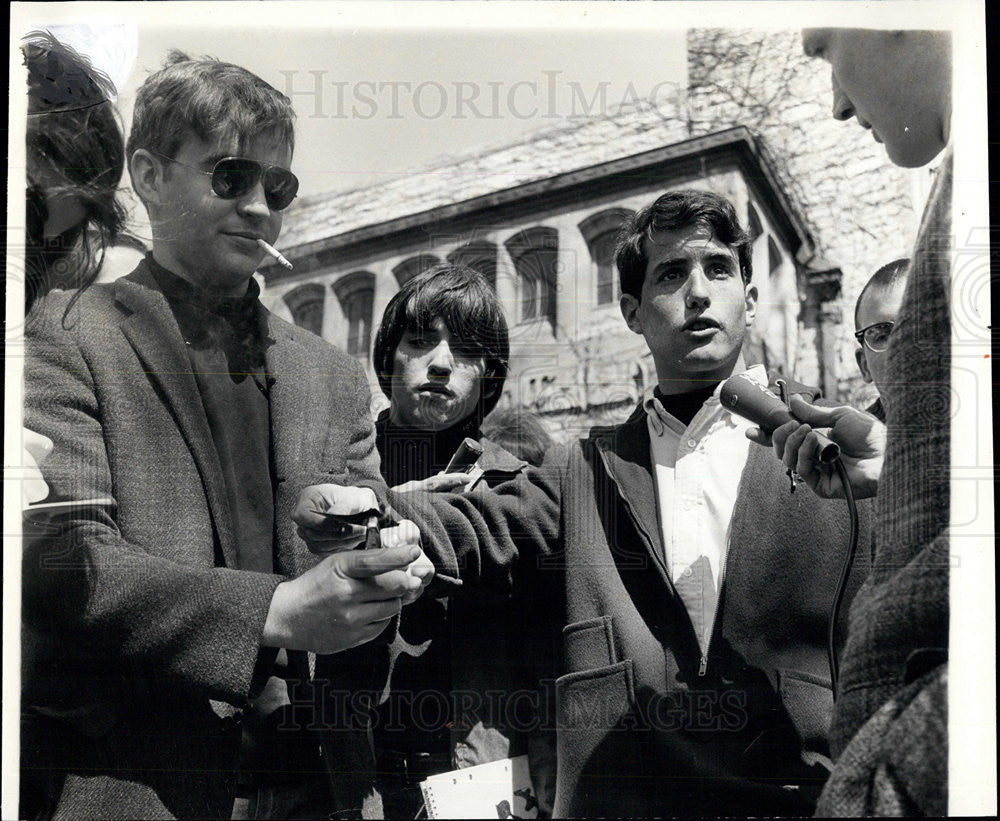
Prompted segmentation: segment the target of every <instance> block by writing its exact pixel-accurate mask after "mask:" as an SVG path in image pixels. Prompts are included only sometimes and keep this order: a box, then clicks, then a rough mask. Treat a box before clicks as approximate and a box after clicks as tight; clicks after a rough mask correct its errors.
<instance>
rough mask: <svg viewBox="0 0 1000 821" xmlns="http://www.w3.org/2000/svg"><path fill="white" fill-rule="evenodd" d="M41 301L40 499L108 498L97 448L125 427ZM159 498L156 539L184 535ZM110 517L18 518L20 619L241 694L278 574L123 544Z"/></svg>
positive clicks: (166, 677) (104, 464)
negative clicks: (113, 422)
mask: <svg viewBox="0 0 1000 821" xmlns="http://www.w3.org/2000/svg"><path fill="white" fill-rule="evenodd" d="M46 307H47V308H48V309H49V310H48V311H47V312H46V311H45V310H43V311H42V312H41V313H40V314H35V315H33V316H32V321H31V323H30V325H29V328H28V335H27V358H26V364H25V420H24V422H25V426H26V427H28V428H30V429H32V430H35V431H37V432H39V433H42V434H44V435H45V436H48V437H49V438H50V439H51V440H52V442H53V444H54V448H53V452H52V454H51V455H50V456H49V457H48V458H47V459H46V461H45V463H44V465H43V466H42V470H43V475H44V477H45V479H46V481H47V482H48V484H49V486H50V488H51V493H50V498H52V499H58V498H63V499H93V498H97V497H110V498H111V499H114V496H115V487H114V483H113V480H112V474H111V470H110V467H109V461H108V451H107V448H108V447H109V446H113V442H114V437H115V436H122V435H128V432H123V431H114V432H112V431H107V430H105V429H104V428H103V427H102V422H101V408H100V406H99V402H98V399H97V395H96V391H95V385H94V380H93V376H92V374H91V371H90V368H89V367H88V364H87V362H86V360H85V357H84V355H83V353H82V352H81V349H80V347H79V345H78V342H77V339H76V333H74V332H72V331H65V330H63V329H62V328H61V327H60V318H61V313H62V311H61V308H62V304H61V302H60V301H58V300H56V301H54V302H53V303H52V304H51V305H49V306H46ZM78 324H79V325H84V324H85V323H84V322H83V320H81V321H80V322H79V323H78ZM121 389H122V390H125V389H127V386H126V385H122V386H121ZM136 429H137V430H141V421H137V428H136ZM109 443H111V444H110V445H109ZM153 467H155V466H151V469H152V468H153ZM166 504H169V502H167V501H165V500H161V499H150V500H149V505H150V510H151V515H154V516H160V517H161V518H164V527H163V539H164V541H167V540H171V539H183V538H184V533H183V532H182V531H180V528H171V527H170V526H169V524H167V522H166V518H167V517H165V516H164V513H163V511H162V510H157V506H158V505H166ZM117 514H118V510H117V506H116V505H112V506H110V507H107V508H90V509H87V510H84V511H76V512H74V513H72V514H67V515H65V516H64V517H63V518H61V519H60V520H58V521H57V522H50V523H49V524H48V525H46V526H44V527H34V526H31V525H29V524H26V525H25V540H24V552H23V565H22V577H23V619H24V621H25V623H26V624H27V625H29V626H31V627H34V628H37V629H39V630H42V631H44V632H47V633H49V634H51V635H55V636H58V637H59V639H60V641H61V642H62V643H64V645H65V646H67V647H68V648H78V649H80V650H81V651H83V652H86V653H88V654H90V655H92V656H97V655H98V654H100V656H101V657H102V658H103V659H105V663H106V664H108V665H109V666H112V667H117V668H119V669H122V670H130V669H140V670H142V671H143V672H147V673H150V674H152V675H153V676H155V677H156V680H157V681H158V682H159V683H160V684H163V685H164V686H168V687H170V686H179V687H182V688H184V689H193V690H195V691H197V692H200V693H203V694H204V695H206V696H208V697H209V698H214V699H218V700H221V701H228V702H230V703H242V702H243V700H244V699H245V698H246V696H247V694H248V692H249V689H250V686H251V678H252V675H253V671H254V665H255V662H256V661H257V651H258V645H259V640H260V636H261V633H262V631H263V627H264V622H265V620H266V617H267V612H268V608H269V605H270V601H271V596H272V595H273V592H274V588H275V587H276V586H277V585H278V584H279V583H280V582H281V581H282V578H281V577H280V576H273V575H270V574H263V573H252V572H247V571H238V570H231V569H226V568H218V567H211V566H196V565H189V564H181V563H178V562H174V561H170V560H168V559H165V558H163V557H162V556H160V555H157V554H158V553H160V552H161V551H160V550H159V549H158V548H159V547H160V546H158V545H150V544H143V545H140V544H131V543H129V542H128V541H127V540H126V539H125V538H124V537H123V535H122V533H121V532H120V530H119V528H118V525H117V523H116V518H117ZM208 550H209V551H210V550H211V546H209V547H208Z"/></svg>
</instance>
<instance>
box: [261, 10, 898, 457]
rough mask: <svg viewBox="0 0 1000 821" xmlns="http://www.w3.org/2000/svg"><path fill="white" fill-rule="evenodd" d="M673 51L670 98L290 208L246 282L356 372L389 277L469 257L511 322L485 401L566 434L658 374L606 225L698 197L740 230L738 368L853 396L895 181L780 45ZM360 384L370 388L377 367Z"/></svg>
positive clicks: (701, 39)
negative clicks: (754, 365) (863, 298)
mask: <svg viewBox="0 0 1000 821" xmlns="http://www.w3.org/2000/svg"><path fill="white" fill-rule="evenodd" d="M687 39H688V78H687V80H688V82H687V86H686V89H685V92H684V93H681V94H678V95H676V96H675V97H673V98H672V99H670V100H662V99H660V100H657V101H656V102H655V104H654V103H653V102H651V101H640V100H637V101H635V102H634V104H632V105H628V106H623V107H622V108H621V109H620V110H618V111H616V112H612V113H610V114H606V115H602V116H594V117H586V118H577V119H569V120H566V121H564V122H560V123H559V124H557V125H556V126H554V127H550V128H547V129H545V130H543V131H539V132H537V133H536V134H533V135H532V136H531V137H530V138H529V139H526V140H523V141H521V142H519V143H517V144H514V145H510V146H507V147H505V148H502V149H499V150H493V151H489V152H486V153H481V154H475V155H470V156H467V157H460V158H455V159H453V160H450V161H449V162H448V163H446V164H442V165H440V166H437V167H434V168H429V169H424V170H423V171H421V172H418V173H416V174H413V175H410V176H407V177H403V178H399V179H394V180H390V181H388V182H386V183H383V184H380V185H378V186H374V187H370V188H367V189H363V190H357V191H349V192H342V193H334V194H328V195H322V196H315V197H310V198H304V199H303V200H301V201H297V202H296V203H295V204H294V205H293V206H292V208H290V209H289V211H288V212H287V216H286V220H285V231H284V233H283V235H282V239H281V247H282V251H283V253H284V254H285V255H286V256H287V257H288V258H289V259H291V260H292V262H293V263H294V264H295V270H294V271H292V272H286V271H284V270H283V269H281V268H278V267H277V266H268V267H266V268H264V269H262V271H261V274H262V275H263V277H264V279H265V281H266V289H265V300H266V301H267V302H268V304H269V306H270V307H271V308H272V310H275V311H276V312H278V313H279V314H284V315H285V316H287V317H288V318H290V319H291V320H292V321H294V322H296V323H297V324H299V325H302V326H304V327H306V328H309V329H310V330H312V331H314V332H316V333H318V334H319V335H321V336H322V337H324V338H325V339H327V340H329V341H330V342H332V343H334V344H336V345H339V346H342V347H344V348H346V349H347V350H348V351H349V352H351V353H352V354H354V355H356V356H358V357H359V358H360V359H362V360H363V361H365V362H369V361H370V347H371V342H372V340H373V338H374V327H373V326H377V323H378V320H379V318H380V317H381V315H382V311H383V309H384V308H385V305H386V303H387V302H388V301H389V299H390V298H391V297H392V295H393V294H394V293H395V291H396V290H397V289H398V287H399V285H400V284H401V283H402V282H404V281H405V280H406V279H407V278H409V277H410V276H413V275H414V274H416V273H418V272H420V271H421V270H424V269H425V268H427V267H429V266H430V265H432V264H434V263H435V262H437V261H440V260H446V259H447V260H451V261H461V262H464V263H466V264H470V265H472V266H473V267H475V268H477V269H478V270H480V271H481V272H482V273H483V274H484V275H485V276H486V277H487V278H488V279H490V280H491V281H492V282H493V283H494V284H495V286H496V288H497V292H498V294H499V296H500V299H501V301H502V303H503V305H504V306H505V310H506V312H507V317H508V322H509V324H510V327H511V375H510V377H509V379H508V383H507V387H506V389H505V392H504V397H503V400H502V405H508V404H513V405H517V406H522V407H527V408H530V409H532V410H535V411H537V412H539V413H540V414H541V415H542V416H543V417H544V418H545V419H546V421H547V423H548V424H549V426H550V428H551V429H552V430H553V432H554V433H556V434H557V435H558V436H559V437H560V438H568V437H571V436H575V435H577V434H579V433H582V432H583V431H585V430H586V428H587V427H589V425H591V424H593V423H594V422H604V421H617V420H619V419H621V418H622V417H623V416H624V415H625V414H627V413H628V412H629V411H630V409H631V408H632V407H633V406H634V403H635V401H636V399H637V398H638V396H639V394H640V392H641V391H642V390H643V388H645V387H646V386H648V385H650V384H652V383H653V382H654V381H655V372H654V370H653V365H652V361H651V357H650V356H649V354H648V352H647V351H646V349H645V346H644V344H643V340H642V338H641V337H639V336H636V335H634V334H632V333H631V332H630V331H629V330H628V329H627V327H626V326H625V323H624V321H623V320H622V318H621V314H620V312H619V309H618V306H617V301H618V287H619V286H618V283H617V276H616V275H615V272H614V270H613V266H612V264H611V261H610V254H611V249H612V245H613V243H612V237H613V236H614V233H615V231H616V230H617V228H618V226H619V225H620V224H621V221H622V219H623V218H624V216H625V215H626V214H627V213H629V212H631V211H634V210H635V209H637V208H639V207H641V206H642V205H645V204H647V203H649V202H650V201H652V200H653V199H654V198H655V197H656V196H658V195H659V194H661V193H663V192H664V191H666V190H670V189H676V188H682V187H694V188H702V189H706V190H711V191H715V192H716V193H719V194H722V195H724V196H726V197H728V198H729V199H730V200H731V201H732V202H733V203H734V204H735V205H736V207H737V210H738V213H739V215H740V219H741V220H742V221H743V223H744V224H745V225H748V226H749V227H750V229H751V231H752V233H753V234H754V235H755V237H756V239H755V245H754V272H755V273H754V282H755V284H756V285H757V287H758V289H759V291H760V314H759V316H758V320H757V323H756V326H755V329H754V332H753V333H752V335H751V339H750V340H749V342H748V348H749V350H748V358H749V359H750V360H752V361H763V362H765V364H767V365H768V367H769V369H771V370H777V371H781V372H783V373H790V374H792V375H794V376H796V377H797V378H798V379H801V380H803V381H806V382H811V383H814V384H820V385H822V387H823V388H824V391H825V393H826V395H827V396H830V397H833V398H839V399H842V400H852V401H856V402H858V403H861V402H863V401H866V399H867V395H866V394H864V392H858V391H857V390H856V389H857V387H858V384H859V381H858V379H857V375H856V365H855V364H854V358H853V353H852V350H853V345H854V342H853V339H852V337H851V331H853V326H852V325H850V323H851V322H852V318H851V309H852V307H853V304H854V299H855V298H856V295H857V293H858V291H859V290H860V288H861V286H862V285H863V283H864V281H865V280H866V279H867V277H868V276H869V275H870V274H871V273H872V272H873V271H874V270H875V268H877V267H878V266H879V265H881V264H882V263H883V262H887V261H889V260H891V259H894V258H896V257H898V256H902V255H903V254H904V253H905V252H906V251H907V249H908V248H909V245H910V243H911V241H912V236H913V230H914V226H913V225H912V212H913V202H912V199H913V196H912V186H911V185H910V183H909V181H908V180H907V178H906V177H905V175H904V174H903V173H902V172H899V171H898V170H897V169H895V168H894V167H893V166H891V165H890V164H889V163H888V161H887V160H886V159H885V158H884V157H883V156H881V153H880V151H879V150H878V149H879V147H878V146H875V145H874V144H870V143H871V140H870V138H869V137H868V136H867V135H865V134H863V133H862V132H861V130H860V129H856V128H855V129H852V128H848V127H846V126H845V125H843V124H840V123H835V122H833V121H832V120H831V118H830V117H829V112H828V110H827V105H828V101H829V96H830V95H829V81H828V77H827V75H826V72H825V71H824V70H823V69H822V67H821V66H819V65H817V62H818V61H810V60H807V59H806V58H804V57H803V56H802V55H801V47H800V45H799V43H798V34H797V33H792V32H787V33H786V32H777V33H767V34H762V33H759V32H734V31H732V30H726V31H708V30H692V31H691V32H689V34H688V38H687ZM369 367H370V365H369ZM371 383H372V385H373V388H375V390H376V393H377V387H375V386H376V380H375V376H374V373H371ZM378 398H379V397H378V396H377V399H378Z"/></svg>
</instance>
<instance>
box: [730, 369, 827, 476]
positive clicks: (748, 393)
mask: <svg viewBox="0 0 1000 821" xmlns="http://www.w3.org/2000/svg"><path fill="white" fill-rule="evenodd" d="M719 401H720V402H721V403H722V406H723V407H725V408H729V410H731V411H732V412H733V413H735V414H737V415H738V416H742V417H743V418H744V419H748V420H749V421H751V422H753V423H754V424H755V425H757V427H759V428H760V429H761V430H762V431H764V433H766V434H767V435H768V436H770V435H771V434H772V433H774V432H775V431H776V430H777V429H778V428H780V427H781V426H782V425H784V424H785V423H786V422H793V421H795V417H794V416H792V414H791V412H790V411H789V410H788V408H787V407H785V404H784V403H783V402H782V401H781V400H780V399H779V398H778V397H777V396H775V395H774V394H773V393H771V392H770V391H769V390H768V389H767V388H765V387H764V386H763V385H760V384H758V383H757V382H754V381H753V379H751V378H750V377H749V376H747V375H746V374H744V373H738V374H736V375H735V376H731V377H729V379H727V380H726V381H725V382H723V383H722V388H721V389H720V391H719ZM815 433H816V436H817V438H818V439H819V444H820V450H819V460H820V461H821V462H833V461H835V460H836V459H837V457H838V456H840V447H839V446H838V445H837V443H836V442H831V441H830V440H829V439H828V438H827V437H826V436H824V435H823V434H822V433H820V432H819V431H815Z"/></svg>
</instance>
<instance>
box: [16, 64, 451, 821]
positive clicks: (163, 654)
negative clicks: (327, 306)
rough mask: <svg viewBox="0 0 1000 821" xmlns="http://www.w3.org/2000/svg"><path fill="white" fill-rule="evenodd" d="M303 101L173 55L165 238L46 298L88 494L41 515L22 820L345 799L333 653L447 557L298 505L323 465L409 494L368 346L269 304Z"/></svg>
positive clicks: (36, 405) (29, 373) (280, 811)
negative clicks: (291, 319) (330, 762)
mask: <svg viewBox="0 0 1000 821" xmlns="http://www.w3.org/2000/svg"><path fill="white" fill-rule="evenodd" d="M293 117H294V114H293V111H292V108H291V105H290V103H289V101H288V99H287V98H286V97H284V96H283V95H281V94H280V93H278V92H277V91H276V90H275V89H273V88H272V87H271V86H269V85H267V84H266V83H265V82H263V81H262V80H260V79H259V78H258V77H255V76H254V75H252V74H250V73H249V72H247V71H246V70H244V69H242V68H240V67H238V66H233V65H229V64H226V63H221V62H218V61H215V60H190V59H188V58H186V57H184V56H183V55H179V54H174V55H172V58H171V61H170V62H169V64H168V65H167V66H166V67H165V68H164V69H162V70H161V71H159V72H157V73H156V74H154V75H152V76H151V77H149V78H148V79H147V80H146V82H145V83H144V84H143V86H142V88H140V90H139V92H138V95H137V99H136V106H135V114H134V122H133V127H132V131H131V134H130V137H129V142H128V147H127V155H128V160H129V171H130V174H131V177H132V183H133V186H134V188H135V190H136V193H137V194H138V196H139V198H140V199H141V200H142V202H143V204H144V205H145V206H146V209H147V211H148V213H149V221H150V228H151V233H152V240H153V243H152V244H153V247H152V251H151V253H149V254H147V256H146V257H145V259H144V260H143V261H142V262H141V263H140V264H139V266H138V267H137V268H136V269H135V271H133V272H132V273H131V274H129V275H128V276H126V277H124V278H123V279H121V280H118V281H117V282H114V283H110V284H106V285H95V286H92V287H91V288H89V289H87V290H86V291H85V292H83V293H81V294H80V295H79V297H78V299H77V300H76V302H75V303H70V302H69V295H68V294H64V293H53V294H51V295H49V296H47V297H46V298H45V299H44V300H41V301H40V302H39V303H38V304H37V305H36V307H35V310H34V311H33V313H32V315H31V316H29V318H28V322H27V334H26V344H27V358H26V370H25V423H26V425H27V426H28V427H30V428H31V429H32V430H35V431H37V432H39V433H41V434H43V435H45V436H47V437H48V438H49V439H51V440H52V442H53V443H54V447H53V451H52V453H51V454H50V455H49V456H48V457H47V458H46V460H45V462H44V463H43V465H42V472H43V475H44V478H45V481H46V482H47V483H48V485H49V487H50V488H51V493H50V496H49V498H48V500H47V501H49V502H57V501H68V502H75V505H72V506H70V507H69V509H68V510H67V509H66V508H61V509H62V510H63V511H64V512H63V515H62V516H61V518H58V519H56V518H53V515H54V514H50V515H49V516H48V518H43V519H42V520H39V519H38V518H37V517H38V516H41V515H42V514H41V513H40V512H39V511H37V510H36V511H35V512H34V513H32V512H31V511H29V512H28V513H26V516H28V517H29V520H28V522H27V523H26V526H25V537H26V538H25V545H24V559H23V591H24V595H23V623H24V653H23V657H24V664H23V677H22V686H23V696H22V746H21V749H22V760H21V768H22V804H21V813H20V817H56V818H62V817H74V818H88V817H101V818H107V817H120V818H232V817H244V818H245V817H287V816H289V815H294V816H295V817H325V816H326V815H327V814H328V813H329V811H330V808H331V806H330V799H329V797H327V796H324V795H323V793H322V790H323V789H324V785H325V784H326V779H325V775H324V774H323V773H322V770H323V769H324V765H323V763H322V761H321V758H320V752H319V745H318V744H317V743H316V742H315V741H314V740H313V739H312V738H311V737H310V735H309V733H308V732H307V730H309V729H312V728H311V727H307V725H309V724H313V725H314V726H315V722H316V721H317V720H319V719H321V715H320V714H319V713H318V712H317V710H318V704H317V703H314V702H313V701H312V697H311V696H310V695H309V691H310V684H309V678H310V673H309V662H308V658H307V653H309V652H311V653H323V654H329V653H336V652H338V651H340V650H344V649H346V648H349V647H352V646H355V645H358V644H361V643H364V642H366V641H369V640H371V639H372V638H374V637H375V636H377V635H378V634H379V633H380V632H381V631H382V630H383V629H384V628H385V627H386V626H387V625H388V624H389V622H390V620H391V619H392V618H393V617H394V616H395V615H396V614H397V613H398V612H399V610H400V608H401V607H402V606H403V605H404V604H407V603H409V602H411V601H413V600H415V598H416V597H417V596H419V595H420V592H421V591H422V589H423V587H424V586H425V585H426V583H427V582H428V581H429V579H430V576H431V575H432V574H433V569H432V568H431V566H430V563H429V562H428V561H427V560H426V558H425V557H423V555H422V553H421V551H420V550H419V547H418V546H417V539H416V531H415V529H414V528H408V527H407V526H406V525H405V524H402V525H400V526H399V527H396V528H387V529H386V530H383V531H382V537H383V539H382V541H383V544H385V545H387V546H386V547H385V548H383V549H381V550H378V551H347V552H339V553H335V554H334V555H330V556H328V557H326V558H324V559H323V560H322V561H320V560H318V559H317V558H316V557H314V556H312V554H310V553H309V552H308V551H307V550H306V548H305V545H304V544H303V542H302V541H301V540H300V539H299V538H298V536H297V534H296V530H295V525H294V524H293V523H292V522H291V520H290V518H289V515H288V514H289V512H290V510H291V508H292V507H293V506H294V504H295V502H296V500H297V497H298V492H299V489H300V488H302V487H303V486H305V485H309V484H313V483H315V482H317V481H341V482H344V483H347V484H358V483H360V484H361V485H367V486H369V487H372V488H374V489H376V490H378V491H379V492H381V489H382V488H384V484H383V483H382V481H381V479H380V477H379V458H378V454H377V452H376V449H375V444H374V443H375V439H374V429H373V426H372V423H371V420H370V416H369V412H368V401H369V400H368V397H369V391H368V386H367V380H366V378H365V375H364V373H363V370H362V368H361V367H360V365H358V363H357V362H356V361H355V360H354V359H353V358H352V357H349V356H347V355H346V354H344V353H342V352H339V351H337V350H335V349H333V348H332V347H330V346H329V345H327V344H326V343H324V342H323V341H322V340H320V339H319V338H317V337H315V336H314V335H312V334H309V333H307V332H305V331H303V330H301V329H298V328H295V327H294V326H291V325H289V324H287V323H285V322H283V321H281V320H279V319H277V318H276V317H274V316H272V315H271V314H270V313H269V312H268V311H266V310H265V309H264V307H263V306H262V305H261V304H260V302H259V301H258V296H259V289H258V287H257V285H256V283H255V282H254V280H253V273H254V271H255V269H256V268H257V266H258V265H259V264H260V262H261V260H262V257H263V255H264V253H265V251H264V249H263V247H262V245H261V242H264V243H267V244H273V243H274V242H276V241H277V238H278V234H279V232H280V230H281V222H282V211H283V209H285V208H286V207H287V206H288V205H289V204H290V203H291V201H292V199H293V198H294V196H295V194H296V191H297V188H298V181H297V180H296V179H295V176H294V175H293V174H292V173H291V171H289V170H288V166H289V165H290V163H291V159H292V148H293V125H292V123H293ZM357 512H359V513H361V512H362V511H357ZM31 516H35V517H36V518H35V519H34V520H32V519H31V518H30V517H31ZM355 533H356V530H355V529H354V528H352V527H350V526H344V527H342V528H340V529H339V530H338V529H337V528H335V529H334V534H333V539H332V541H331V543H330V544H329V545H328V547H330V548H331V549H332V550H338V549H342V548H350V547H354V546H356V544H357V541H358V540H357V538H356V537H355V536H354V534H355ZM268 728H270V729H271V730H272V732H271V733H270V734H265V733H264V731H265V730H267V729H268ZM241 739H242V742H243V744H242V749H241ZM253 742H256V745H254V744H253ZM254 746H256V750H255V749H254ZM261 750H263V752H264V753H269V754H270V756H269V757H267V756H265V757H264V758H261V757H258V756H255V755H254V753H255V752H260V751H261ZM240 770H242V771H243V773H246V772H247V771H252V773H253V774H254V775H255V777H257V779H258V780H257V782H253V781H244V780H242V779H239V780H238V778H237V773H238V771H240ZM303 782H306V783H308V784H313V785H315V784H318V785H319V787H318V788H317V789H315V790H312V789H305V790H296V789H282V787H283V786H286V787H287V786H288V785H292V786H293V787H294V785H296V784H301V783H303ZM264 783H266V785H267V790H266V791H262V790H261V785H262V784H264ZM265 794H266V796H267V799H268V800H267V806H262V805H261V800H260V799H261V796H262V795H265ZM275 800H276V801H277V802H278V803H275ZM303 800H304V801H305V804H303V803H301V801H303ZM296 802H299V803H296ZM255 804H256V805H257V806H256V807H255V806H254V805H255Z"/></svg>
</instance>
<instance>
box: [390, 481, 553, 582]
mask: <svg viewBox="0 0 1000 821" xmlns="http://www.w3.org/2000/svg"><path fill="white" fill-rule="evenodd" d="M562 480H563V471H562V469H561V467H560V466H558V465H554V466H549V465H543V466H542V467H538V468H535V467H529V468H528V469H527V470H524V471H523V472H521V473H518V474H516V475H515V476H513V477H512V478H510V479H508V480H507V481H505V482H502V483H500V484H498V485H496V486H495V487H492V488H491V489H490V490H489V491H488V492H484V493H473V494H460V493H397V492H395V491H392V490H390V491H389V492H388V496H387V500H388V502H389V504H390V505H391V506H392V507H393V508H394V509H395V510H396V511H397V513H398V514H399V515H400V517H402V518H405V519H410V520H412V521H413V522H415V523H416V525H417V527H418V528H419V529H420V537H421V541H422V544H423V548H424V550H425V552H426V553H427V555H428V556H429V557H430V559H431V561H433V562H434V565H435V567H436V568H437V571H438V576H439V577H440V578H437V577H436V579H435V583H436V584H437V585H438V587H437V589H438V590H439V591H441V592H442V594H446V592H447V585H448V584H449V583H451V582H453V581H454V580H455V579H461V581H462V582H463V583H464V584H467V585H470V586H472V587H475V588H482V589H483V590H484V591H488V592H490V593H495V594H501V595H506V594H507V593H509V592H510V591H511V590H512V588H513V586H514V585H515V584H516V583H517V579H518V578H519V577H520V576H522V575H523V574H528V575H532V574H534V573H535V572H536V571H537V570H538V569H539V567H540V566H542V565H543V564H545V559H546V557H551V556H552V555H553V554H554V553H555V552H556V551H557V550H558V547H559V538H560V534H561V522H560V516H561V504H560V500H561V493H562Z"/></svg>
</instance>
